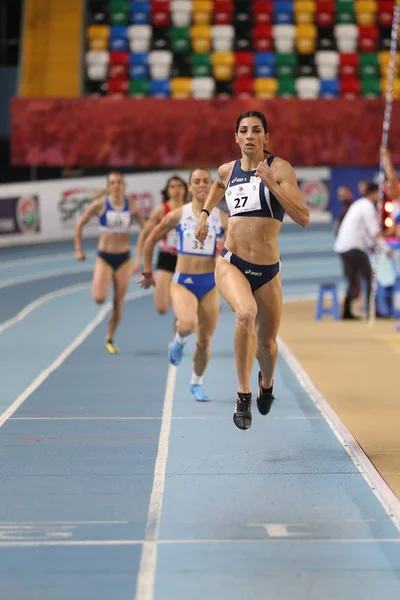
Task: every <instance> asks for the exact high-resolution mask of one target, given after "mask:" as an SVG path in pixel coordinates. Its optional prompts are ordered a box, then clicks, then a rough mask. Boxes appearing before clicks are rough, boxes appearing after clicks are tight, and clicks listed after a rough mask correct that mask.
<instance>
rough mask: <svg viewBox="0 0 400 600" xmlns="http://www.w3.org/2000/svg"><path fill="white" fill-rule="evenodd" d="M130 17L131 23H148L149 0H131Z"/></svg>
mask: <svg viewBox="0 0 400 600" xmlns="http://www.w3.org/2000/svg"><path fill="white" fill-rule="evenodd" d="M131 18H132V23H133V25H148V24H149V23H150V2H131Z"/></svg>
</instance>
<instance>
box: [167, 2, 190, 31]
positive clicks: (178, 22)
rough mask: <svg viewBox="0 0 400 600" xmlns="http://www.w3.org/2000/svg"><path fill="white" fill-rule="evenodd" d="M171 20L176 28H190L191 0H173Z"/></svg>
mask: <svg viewBox="0 0 400 600" xmlns="http://www.w3.org/2000/svg"><path fill="white" fill-rule="evenodd" d="M171 20H172V23H173V25H175V27H189V25H190V23H191V22H192V2H191V0H172V2H171Z"/></svg>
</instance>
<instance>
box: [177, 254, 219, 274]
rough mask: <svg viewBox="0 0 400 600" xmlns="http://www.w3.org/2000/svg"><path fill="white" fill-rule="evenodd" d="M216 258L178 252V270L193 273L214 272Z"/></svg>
mask: <svg viewBox="0 0 400 600" xmlns="http://www.w3.org/2000/svg"><path fill="white" fill-rule="evenodd" d="M215 260H216V259H215V258H213V257H212V256H192V255H189V256H188V255H187V254H178V260H177V263H176V270H177V271H179V272H180V273H191V274H192V275H202V274H203V273H212V272H213V271H214V269H215Z"/></svg>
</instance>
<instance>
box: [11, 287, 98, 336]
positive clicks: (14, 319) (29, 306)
mask: <svg viewBox="0 0 400 600" xmlns="http://www.w3.org/2000/svg"><path fill="white" fill-rule="evenodd" d="M90 286H91V284H90V283H77V284H75V285H69V286H67V287H64V288H59V289H57V290H55V291H54V292H50V293H49V294H44V295H43V296H39V298H36V300H34V301H33V302H31V303H30V304H27V305H26V306H24V308H23V309H22V310H21V311H20V312H19V313H17V314H16V315H15V317H11V319H7V321H3V323H1V324H0V333H3V331H5V330H6V329H8V328H9V327H12V326H13V325H15V324H16V323H19V322H20V321H22V320H23V319H25V317H27V316H28V315H29V314H30V313H31V312H32V311H34V310H35V309H36V308H39V306H42V304H45V303H46V302H50V300H54V298H59V297H61V296H66V295H68V294H74V293H75V292H79V291H81V290H85V289H88V288H89V287H90Z"/></svg>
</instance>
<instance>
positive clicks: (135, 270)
mask: <svg viewBox="0 0 400 600" xmlns="http://www.w3.org/2000/svg"><path fill="white" fill-rule="evenodd" d="M141 266H142V265H141V263H140V259H139V260H135V261H134V263H133V265H132V272H131V275H134V274H135V273H139V271H140V267H141Z"/></svg>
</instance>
